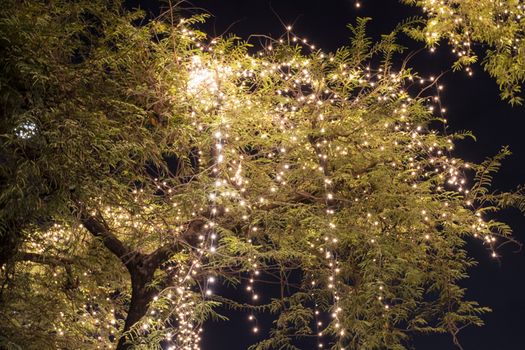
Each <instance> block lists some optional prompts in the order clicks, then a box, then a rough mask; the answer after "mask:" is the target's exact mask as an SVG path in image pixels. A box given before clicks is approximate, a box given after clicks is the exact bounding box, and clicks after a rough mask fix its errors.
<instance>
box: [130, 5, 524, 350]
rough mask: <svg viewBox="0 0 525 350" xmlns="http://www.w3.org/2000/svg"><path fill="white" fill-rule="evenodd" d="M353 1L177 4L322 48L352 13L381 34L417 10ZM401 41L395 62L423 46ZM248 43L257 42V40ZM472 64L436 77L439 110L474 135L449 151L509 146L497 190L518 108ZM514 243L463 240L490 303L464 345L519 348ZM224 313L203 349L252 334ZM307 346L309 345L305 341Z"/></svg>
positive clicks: (231, 348)
mask: <svg viewBox="0 0 525 350" xmlns="http://www.w3.org/2000/svg"><path fill="white" fill-rule="evenodd" d="M361 3H362V4H361V7H360V8H359V9H357V8H356V7H355V5H354V4H355V3H354V0H325V1H320V0H315V1H314V0H274V1H273V2H271V1H269V0H194V1H192V2H191V5H190V4H189V3H188V4H186V5H185V6H188V7H191V6H192V5H193V6H195V7H199V8H202V9H203V10H202V11H204V10H207V11H209V13H210V14H211V15H212V17H211V18H210V19H209V20H208V23H207V24H205V25H203V26H202V27H201V28H202V29H203V30H204V31H206V32H207V33H209V34H211V35H219V34H222V33H224V32H225V31H228V32H230V33H235V34H236V35H238V36H240V37H241V38H244V39H246V38H248V36H249V35H250V34H267V35H271V36H273V37H279V36H280V35H281V34H283V32H284V30H285V28H284V27H283V25H282V24H281V22H280V20H279V18H278V17H277V15H278V16H279V17H280V18H281V19H282V21H283V22H284V23H285V24H286V25H288V24H294V25H293V32H294V34H295V35H297V36H298V37H301V38H303V37H304V38H307V39H308V41H309V42H311V43H313V44H315V45H316V46H317V47H318V48H321V49H323V50H324V51H334V50H336V49H337V48H338V47H340V46H343V45H347V44H348V43H349V42H348V37H349V31H348V29H347V28H346V25H347V24H348V23H351V22H354V21H355V18H356V17H358V16H361V17H371V18H372V19H373V20H372V22H371V23H370V26H369V29H370V34H371V35H373V36H375V37H377V36H378V35H379V34H381V33H388V32H389V31H390V30H392V29H393V28H394V27H395V25H396V24H397V23H399V22H400V21H401V20H403V19H405V18H407V17H409V16H412V15H420V14H421V12H419V11H418V10H417V9H414V8H410V7H407V6H405V5H402V4H400V3H399V2H398V1H397V0H362V1H361ZM126 4H127V6H129V7H134V6H137V5H140V7H141V8H143V9H145V10H146V11H147V12H148V13H150V14H151V13H153V14H155V13H158V11H159V6H161V5H162V4H163V3H162V2H160V1H154V0H149V1H146V0H142V1H140V0H134V1H126ZM272 9H273V10H272ZM193 11H195V12H202V11H199V10H193ZM276 14H277V15H276ZM402 42H403V44H405V46H408V48H409V49H408V50H407V51H406V53H405V54H404V55H401V56H400V57H398V59H399V61H398V62H401V60H402V59H403V57H404V56H406V55H407V54H408V53H409V52H410V51H415V50H418V49H420V48H421V47H423V45H422V43H419V42H414V41H411V40H410V39H407V38H402ZM252 43H253V44H257V41H253V42H252ZM475 49H479V48H475ZM480 52H481V51H480ZM452 62H453V56H452V54H451V52H450V48H449V47H447V45H445V43H443V44H442V46H441V47H440V48H438V50H437V51H436V52H435V53H430V52H429V51H428V50H423V51H422V52H421V53H419V54H418V55H417V56H416V57H415V58H414V59H413V60H412V67H414V68H415V70H416V71H418V72H420V74H421V75H422V76H423V77H428V76H430V75H434V76H436V75H438V74H439V73H441V72H442V71H446V70H448V69H449V68H450V66H451V64H452ZM473 68H474V76H473V77H472V78H469V77H468V76H467V74H466V73H464V72H456V73H447V74H446V75H445V76H444V77H443V78H442V80H441V82H442V84H443V85H444V86H445V89H444V92H443V93H442V94H441V98H442V104H443V106H444V107H446V109H447V117H448V119H449V124H450V129H449V130H450V131H454V130H472V131H473V133H474V135H475V136H476V137H477V142H474V141H472V140H468V141H464V142H462V143H460V144H459V145H458V147H456V151H455V152H456V153H455V155H456V156H459V157H462V158H464V159H466V160H469V161H478V162H479V161H482V160H483V159H484V158H485V157H487V156H491V155H494V154H495V153H497V151H498V150H499V149H500V148H501V146H503V145H509V146H510V149H511V151H512V152H513V155H512V156H511V157H510V158H508V159H507V160H506V161H505V162H504V164H503V168H502V170H501V171H500V173H499V174H498V175H497V177H496V179H495V184H494V185H495V186H494V187H495V188H498V189H502V190H508V189H512V188H515V187H516V186H517V185H519V184H525V133H524V132H523V128H524V126H525V107H524V106H519V107H511V106H510V105H508V104H507V103H506V102H502V101H501V100H500V99H499V95H498V88H497V85H496V83H495V82H494V81H493V80H492V79H491V78H490V77H488V75H487V74H486V73H485V72H483V69H482V68H481V67H480V66H474V67H473ZM503 217H504V218H505V220H506V221H507V222H508V223H510V224H511V226H512V227H513V228H514V231H515V238H517V239H518V240H519V241H521V242H525V218H524V217H523V216H522V215H521V214H520V213H518V212H517V211H510V212H508V213H505V214H504V216H503ZM517 248H518V247H516V246H510V245H509V246H508V247H507V248H504V249H502V250H500V251H499V253H500V255H501V258H500V260H499V261H498V260H495V259H493V258H491V257H490V253H489V252H488V251H487V250H486V249H485V248H484V247H483V246H482V244H481V242H469V245H468V249H469V252H470V253H471V254H472V256H473V257H474V258H476V259H477V260H478V261H479V266H477V267H476V268H473V269H472V270H471V271H470V276H471V277H470V279H468V280H466V281H464V283H463V285H464V286H465V287H466V288H468V289H469V292H468V297H469V298H470V299H474V300H477V301H479V302H480V304H481V305H483V306H489V307H491V308H492V309H493V312H492V313H490V314H488V315H486V316H484V319H485V321H486V326H485V327H483V328H475V327H471V328H467V329H466V330H464V331H463V332H462V333H460V341H461V343H462V345H463V347H464V349H465V350H469V349H476V350H499V349H503V350H521V349H525V252H524V251H520V252H516V250H517ZM225 293H236V292H232V291H225ZM238 293H242V292H238ZM269 293H271V290H270V291H269ZM230 316H231V321H230V322H222V323H210V324H207V325H206V327H205V329H204V334H203V338H204V339H203V342H202V349H203V350H223V349H224V350H226V349H228V350H241V349H247V348H248V346H249V345H250V344H253V343H254V342H255V341H256V340H257V337H255V336H253V335H252V333H251V331H250V329H251V328H250V324H249V323H248V322H247V321H246V317H247V315H236V314H230ZM260 326H261V329H262V330H263V331H264V330H265V329H266V330H267V329H268V328H269V326H270V325H269V324H264V322H263V323H262V324H261V325H260ZM413 345H414V346H415V347H416V348H417V349H418V350H419V349H423V350H437V349H439V350H443V349H445V350H446V349H454V347H453V345H452V341H451V339H450V336H448V335H432V336H419V337H417V338H416V339H415V341H414V343H413ZM309 348H311V349H313V348H314V347H313V346H311V347H310V346H308V347H305V349H309Z"/></svg>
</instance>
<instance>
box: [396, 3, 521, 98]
mask: <svg viewBox="0 0 525 350" xmlns="http://www.w3.org/2000/svg"><path fill="white" fill-rule="evenodd" d="M402 2H404V3H406V4H410V5H414V6H418V7H421V8H422V9H423V11H424V12H425V14H426V15H427V20H426V21H425V23H424V24H423V25H421V26H419V27H416V28H411V29H409V30H407V32H408V34H409V35H411V36H412V37H413V38H415V39H418V40H421V41H425V42H426V43H427V45H428V46H430V47H435V46H437V45H438V44H439V42H440V41H441V40H442V39H444V40H446V41H448V43H449V44H450V45H451V46H452V48H453V52H454V53H456V54H457V56H458V58H457V60H456V62H455V63H454V65H453V69H454V70H459V69H462V68H465V67H466V68H467V71H469V70H470V68H469V66H470V65H472V64H473V63H475V62H477V61H478V57H477V55H476V52H475V51H476V50H474V47H475V46H477V45H479V46H481V49H482V50H484V51H485V56H484V57H483V60H482V65H483V67H484V69H485V70H486V71H487V72H488V73H489V74H490V75H491V76H492V77H494V78H495V80H496V83H497V84H498V86H499V88H500V91H501V98H502V99H503V100H508V101H509V103H511V104H513V105H514V104H521V103H522V102H523V97H521V96H520V94H521V92H522V91H521V88H522V86H523V83H524V82H525V40H524V39H525V6H523V3H522V2H520V1H514V0H502V1H490V0H487V1H485V0H483V1H479V0H461V1H456V0H445V1H435V0H402ZM480 51H481V50H480Z"/></svg>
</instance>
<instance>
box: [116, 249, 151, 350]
mask: <svg viewBox="0 0 525 350" xmlns="http://www.w3.org/2000/svg"><path fill="white" fill-rule="evenodd" d="M134 260H135V261H136V262H132V263H130V264H129V265H128V270H129V273H130V275H131V302H130V304H129V309H128V315H127V316H126V322H125V324H124V329H123V331H122V333H123V334H122V336H121V337H120V339H119V342H118V344H117V348H116V350H127V349H129V348H130V347H131V344H129V343H126V341H127V340H128V338H127V337H126V334H125V333H126V332H127V331H129V330H130V329H131V327H133V325H135V324H136V323H137V322H139V321H140V320H141V319H142V317H144V316H145V315H146V313H147V312H148V306H149V303H150V302H151V300H153V297H154V295H155V292H156V290H155V289H154V288H152V287H150V286H148V285H149V284H150V283H151V281H152V279H153V274H154V272H155V267H154V266H152V265H150V264H148V261H147V260H146V259H144V256H142V255H139V256H137V257H135V258H134Z"/></svg>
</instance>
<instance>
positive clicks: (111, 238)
mask: <svg viewBox="0 0 525 350" xmlns="http://www.w3.org/2000/svg"><path fill="white" fill-rule="evenodd" d="M78 211H79V214H80V222H82V225H84V227H85V228H86V229H87V230H88V231H89V232H90V233H91V234H92V235H93V236H95V237H98V238H101V239H102V243H103V244H104V246H105V247H106V248H107V249H108V250H109V251H110V252H112V253H113V254H115V255H116V256H117V257H118V258H119V259H120V260H121V261H122V263H123V264H124V265H126V267H129V264H130V261H131V258H132V256H131V255H132V251H131V249H129V247H127V246H126V245H124V243H122V241H121V240H119V239H118V238H117V236H115V235H114V234H113V233H112V232H111V230H110V228H109V227H108V226H107V224H106V223H105V222H104V220H103V219H102V217H101V216H100V214H97V217H95V216H93V215H90V214H88V213H87V212H86V210H85V209H83V208H79V210H78Z"/></svg>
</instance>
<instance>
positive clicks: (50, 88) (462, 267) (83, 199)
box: [0, 1, 524, 350]
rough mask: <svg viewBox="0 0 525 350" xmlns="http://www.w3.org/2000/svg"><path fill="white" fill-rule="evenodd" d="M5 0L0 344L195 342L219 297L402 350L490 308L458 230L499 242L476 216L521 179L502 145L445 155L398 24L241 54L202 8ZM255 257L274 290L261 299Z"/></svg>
mask: <svg viewBox="0 0 525 350" xmlns="http://www.w3.org/2000/svg"><path fill="white" fill-rule="evenodd" d="M4 2H5V3H6V4H7V5H8V6H6V8H7V9H8V11H6V13H5V14H2V17H1V19H0V26H1V28H2V31H1V38H0V41H1V42H2V50H3V52H4V53H5V55H2V58H1V59H0V60H2V62H1V63H2V66H1V67H2V72H3V74H2V78H1V79H2V85H1V90H0V93H1V98H2V109H3V112H4V115H5V116H6V118H4V119H3V120H2V121H1V124H0V128H1V135H2V151H1V157H2V158H1V163H0V181H1V183H0V185H1V189H2V192H1V195H0V218H1V219H0V223H1V224H2V226H0V227H2V229H3V231H2V237H6V239H5V240H10V241H15V242H16V244H15V245H16V249H15V248H13V247H11V248H10V251H11V252H12V254H11V255H12V256H11V258H10V259H9V261H8V263H7V264H4V265H3V267H2V268H3V270H2V272H3V277H2V283H3V288H2V294H1V295H0V307H1V319H0V332H1V333H2V334H3V336H4V338H2V342H4V343H5V344H9V345H5V346H6V347H7V346H10V347H15V348H16V347H17V346H18V347H21V348H24V349H72V348H74V349H92V348H94V347H105V348H112V347H117V348H118V349H129V348H130V347H133V348H135V349H158V348H159V347H160V346H161V345H160V344H161V342H164V343H165V344H167V345H171V346H174V347H175V348H185V347H187V348H195V347H196V346H198V338H199V336H200V330H199V329H200V328H201V327H202V325H203V324H204V322H206V321H207V320H212V321H213V320H215V321H225V320H226V319H225V317H224V316H223V315H221V314H220V311H221V310H220V308H221V307H229V308H232V309H235V310H243V311H246V312H249V313H250V314H251V315H252V316H254V317H257V316H258V315H259V314H260V313H270V314H273V315H274V316H275V321H274V327H273V329H272V330H270V331H269V332H268V334H267V335H268V337H266V338H264V339H263V340H261V341H260V342H259V343H257V344H254V345H253V349H261V350H262V349H275V348H281V349H297V339H302V338H305V337H308V336H311V335H314V334H317V333H319V332H322V333H323V334H324V337H325V339H326V340H325V342H326V345H327V346H333V347H334V348H335V349H340V348H343V347H344V348H346V349H362V350H367V349H370V350H372V349H384V348H388V349H404V348H405V347H406V344H407V342H408V341H409V339H410V337H411V336H412V335H413V334H415V333H431V332H450V333H451V334H452V335H453V337H454V339H455V341H457V333H458V330H460V329H462V328H464V327H465V326H468V325H481V324H482V320H481V318H480V315H481V314H482V313H484V312H487V311H488V309H487V308H484V307H480V306H479V305H478V304H477V303H475V302H474V301H469V300H466V298H465V290H464V289H463V288H461V286H460V281H461V280H462V279H464V278H466V277H467V276H468V268H469V267H471V266H473V265H474V263H475V262H474V261H473V260H472V259H470V258H469V256H468V254H467V252H466V251H465V249H464V245H465V239H466V237H479V238H482V242H484V243H483V244H486V245H487V247H488V248H489V249H493V248H494V247H495V245H496V244H498V243H499V242H498V240H505V239H508V236H509V235H510V234H511V232H510V228H509V227H508V226H506V225H505V224H504V223H501V222H497V221H495V220H491V217H490V216H488V214H489V212H490V213H491V212H493V211H495V210H498V209H499V208H502V207H507V206H514V205H516V206H518V207H519V208H521V209H522V208H523V207H524V206H523V193H522V192H523V191H521V190H518V191H517V192H516V193H491V192H490V191H489V185H490V182H491V180H492V173H493V172H494V171H496V170H497V168H498V167H499V165H500V161H501V159H502V158H503V157H504V156H505V155H506V154H508V151H507V150H506V149H504V150H503V151H502V153H501V154H500V155H498V156H496V157H495V158H493V159H491V160H488V161H486V162H483V163H482V164H480V165H474V164H467V163H465V162H464V161H463V160H462V159H458V158H455V157H453V156H452V151H453V147H454V141H453V140H454V139H461V138H463V137H466V136H469V134H468V133H462V134H457V135H451V136H447V135H443V134H441V133H438V132H437V131H435V130H434V129H433V128H432V126H431V125H432V123H435V120H436V118H435V117H434V116H433V115H432V113H431V112H430V110H429V106H428V104H427V101H428V99H426V98H424V97H414V96H411V95H410V94H409V93H408V92H407V87H408V86H409V85H410V82H411V81H412V80H413V79H414V78H415V77H416V76H415V74H414V73H412V72H411V70H410V69H409V68H406V67H403V68H402V69H400V70H398V71H393V69H392V68H391V65H392V60H393V59H394V54H396V53H398V52H400V51H402V47H400V46H399V45H398V44H397V43H396V41H395V32H398V31H400V30H403V28H405V27H406V25H407V24H404V25H401V26H400V27H399V28H397V29H396V31H395V32H394V33H393V34H390V35H384V36H383V37H382V40H381V41H380V42H378V43H372V41H371V40H370V39H369V38H368V37H367V36H366V34H365V27H366V22H367V19H359V20H358V21H357V24H356V25H353V26H350V29H351V32H352V38H351V41H350V46H349V47H344V48H341V49H339V50H338V51H336V52H335V53H333V54H332V53H331V54H326V53H323V52H321V51H317V52H311V51H308V52H307V49H308V47H303V46H301V45H295V44H294V42H286V41H284V40H283V41H279V40H275V41H272V42H271V45H272V48H271V49H269V48H266V49H263V50H261V51H260V52H257V53H252V52H251V51H250V50H251V47H250V46H249V45H248V44H246V43H243V42H241V41H240V40H238V39H237V38H235V37H233V36H231V37H225V38H208V37H206V35H205V34H204V33H202V32H199V31H198V30H196V29H195V25H196V24H198V23H200V22H201V21H202V20H204V18H205V17H204V16H195V17H192V18H189V19H181V18H180V17H177V16H176V15H175V13H172V12H170V11H168V12H167V13H166V14H165V16H163V17H160V18H158V19H155V20H152V21H150V22H148V23H142V24H140V25H139V24H137V23H139V20H140V19H141V17H140V14H139V13H134V12H132V13H128V12H126V11H123V10H122V9H121V8H120V7H119V5H118V4H109V5H108V3H107V2H105V1H85V2H84V1H77V2H68V1H64V2H55V3H53V6H51V5H49V4H48V3H46V2H44V1H31V2H30V1H23V2H18V1H4ZM172 16H173V17H172ZM410 23H412V22H409V23H408V24H410ZM378 55H379V59H380V60H381V65H380V66H379V67H377V68H374V67H369V65H370V62H371V61H373V60H374V59H375V58H376V57H377V56H378ZM33 126H34V127H33ZM472 168H473V169H474V170H475V171H476V175H475V176H474V177H473V179H471V177H470V176H468V171H469V169H472ZM471 180H472V184H470V185H469V184H468V183H467V181H471ZM14 228H16V230H14ZM259 274H263V275H265V276H269V278H270V279H273V280H272V282H276V283H278V285H279V286H280V291H281V295H280V296H279V297H276V298H273V299H272V300H270V301H268V300H265V298H263V297H262V296H261V298H260V299H259V298H258V295H257V294H256V290H257V288H258V283H259V282H258V279H259V277H260V275H259ZM292 276H297V277H292ZM261 279H262V278H261ZM295 279H296V280H295ZM213 280H215V283H224V284H228V285H230V286H232V287H237V286H242V287H246V283H247V286H248V287H250V289H249V290H250V293H251V296H252V297H253V300H255V302H253V303H245V302H242V301H239V300H230V299H228V298H226V297H223V296H220V295H214V294H213V293H212V292H211V291H212V290H213V284H212V281H213ZM137 295H139V297H138V298H137ZM141 302H143V304H142V305H141ZM141 307H142V309H141ZM137 310H138V311H137ZM134 314H135V316H137V315H138V316H137V317H136V318H135V319H132V321H130V322H131V323H130V322H128V321H129V320H130V319H131V318H130V317H131V316H130V315H134ZM321 321H322V322H321ZM318 322H321V324H322V326H318V325H319V323H318ZM117 343H118V345H117ZM126 344H127V345H126Z"/></svg>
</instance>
